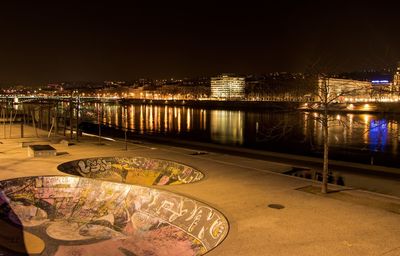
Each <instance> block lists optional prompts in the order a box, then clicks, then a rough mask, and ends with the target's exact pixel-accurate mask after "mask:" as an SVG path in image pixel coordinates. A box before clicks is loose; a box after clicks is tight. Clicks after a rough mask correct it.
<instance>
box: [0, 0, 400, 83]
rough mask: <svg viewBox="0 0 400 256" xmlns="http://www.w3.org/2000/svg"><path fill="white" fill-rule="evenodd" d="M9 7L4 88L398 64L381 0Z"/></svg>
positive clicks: (0, 13) (0, 11)
mask: <svg viewBox="0 0 400 256" xmlns="http://www.w3.org/2000/svg"><path fill="white" fill-rule="evenodd" d="M2 2H5V1H2ZM8 2H9V3H7V4H4V3H1V4H0V82H3V83H4V82H15V83H30V84H33V83H47V82H50V81H76V80H78V81H79V80H80V81H82V80H86V81H102V80H131V79H135V78H138V77H150V78H168V77H185V76H186V77H191V76H198V75H212V74H216V73H221V72H230V73H232V72H236V73H242V74H247V73H268V72H272V71H294V72H297V71H299V72H302V71H305V70H307V69H308V68H309V67H310V66H315V67H323V68H324V69H329V70H330V71H353V70H360V69H366V68H378V69H380V68H385V67H390V66H393V65H394V64H395V63H396V61H399V60H400V32H399V31H400V30H399V29H400V17H399V12H398V7H395V6H391V5H389V4H387V5H386V4H385V3H384V2H382V1H374V3H375V4H366V3H365V2H366V1H364V3H363V2H361V1H360V2H357V3H355V2H354V1H347V2H342V3H339V2H338V1H329V2H334V3H330V4H327V3H325V4H317V3H313V2H310V1H302V2H301V3H290V2H289V1H287V2H286V3H280V4H273V3H271V2H270V1H268V3H264V4H258V3H255V2H251V1H244V2H242V3H237V4H235V3H234V1H231V2H230V3H229V4H228V3H219V4H215V3H214V4H213V3H212V2H209V3H207V2H203V1H186V2H198V3H203V4H197V5H196V4H194V3H191V4H186V5H185V4H183V3H179V4H178V3H173V2H168V4H159V3H157V2H153V3H152V4H141V5H138V4H135V3H134V2H135V1H131V2H130V4H128V3H126V2H125V3H122V2H118V1H109V3H108V4H105V3H104V4H102V3H99V2H95V1H76V2H75V1H65V2H64V4H62V3H63V1H52V2H47V1H46V2H43V1H17V0H15V1H8ZM83 2H85V3H83ZM164 2H166V1H164ZM265 2H267V1H265ZM281 2H282V1H281ZM283 2H284V1H283ZM291 2H294V1H291ZM350 2H351V3H350Z"/></svg>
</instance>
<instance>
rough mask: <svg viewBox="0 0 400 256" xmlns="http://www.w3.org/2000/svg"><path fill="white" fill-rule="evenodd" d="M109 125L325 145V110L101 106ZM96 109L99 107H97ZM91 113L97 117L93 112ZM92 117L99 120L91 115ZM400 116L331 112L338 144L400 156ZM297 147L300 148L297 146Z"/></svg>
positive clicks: (229, 139)
mask: <svg viewBox="0 0 400 256" xmlns="http://www.w3.org/2000/svg"><path fill="white" fill-rule="evenodd" d="M98 109H99V111H100V112H101V114H100V116H102V117H103V118H101V120H103V123H104V124H107V125H109V126H114V127H120V128H125V127H128V129H129V130H130V131H132V132H134V133H138V134H164V135H170V136H177V135H178V136H179V135H182V136H186V137H185V138H190V139H197V140H201V141H208V142H215V143H220V144H228V145H244V146H251V147H258V148H265V149H270V148H272V149H279V148H281V149H285V148H287V149H293V150H294V149H295V148H297V150H298V151H304V150H305V149H307V150H315V149H318V147H321V145H322V143H323V138H322V125H321V123H320V122H319V118H320V114H319V113H307V112H292V113H289V112H273V111H272V112H271V111H258V112H254V111H253V112H252V111H238V110H216V109H199V108H189V107H184V106H182V107H177V106H154V105H129V106H126V107H125V109H124V107H123V106H118V105H107V104H101V106H100V107H99V108H98ZM90 111H96V106H95V105H93V106H92V110H90V108H89V109H88V112H90ZM91 116H97V114H92V115H91ZM91 119H92V121H96V120H93V118H91ZM399 120H400V117H399V116H391V117H389V118H388V117H384V116H383V115H372V114H355V113H353V114H352V113H342V114H335V115H332V116H331V121H330V127H329V142H330V145H331V146H332V147H333V148H339V149H344V150H358V151H362V152H367V151H371V152H372V151H374V152H377V151H379V152H385V153H387V154H392V155H395V156H397V155H398V154H399V152H398V142H399V135H400V132H399V127H398V121H399ZM294 151H296V150H294Z"/></svg>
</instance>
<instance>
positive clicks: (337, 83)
mask: <svg viewBox="0 0 400 256" xmlns="http://www.w3.org/2000/svg"><path fill="white" fill-rule="evenodd" d="M325 84H326V89H327V91H328V99H329V100H330V101H332V102H363V101H369V99H370V98H371V90H372V83H371V82H369V81H358V80H352V79H341V78H326V77H319V78H318V92H319V96H317V99H316V100H317V101H319V100H320V97H322V96H323V92H324V85H325Z"/></svg>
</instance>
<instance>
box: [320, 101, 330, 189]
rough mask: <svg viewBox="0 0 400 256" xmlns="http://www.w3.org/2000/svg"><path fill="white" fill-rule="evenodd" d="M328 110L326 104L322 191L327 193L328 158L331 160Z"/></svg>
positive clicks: (323, 124)
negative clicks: (329, 154)
mask: <svg viewBox="0 0 400 256" xmlns="http://www.w3.org/2000/svg"><path fill="white" fill-rule="evenodd" d="M328 125H329V124H328V111H327V108H326V106H325V111H324V116H323V121H322V126H323V127H322V129H323V140H324V163H323V169H322V186H321V193H323V194H326V193H327V192H328V160H329V158H328V157H329V156H328V153H329V134H328Z"/></svg>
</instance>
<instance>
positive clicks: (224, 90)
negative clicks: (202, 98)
mask: <svg viewBox="0 0 400 256" xmlns="http://www.w3.org/2000/svg"><path fill="white" fill-rule="evenodd" d="M245 85H246V82H245V78H244V77H241V76H235V75H227V74H223V75H220V76H217V77H212V78H211V98H218V99H224V100H230V99H243V98H244V96H245Z"/></svg>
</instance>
